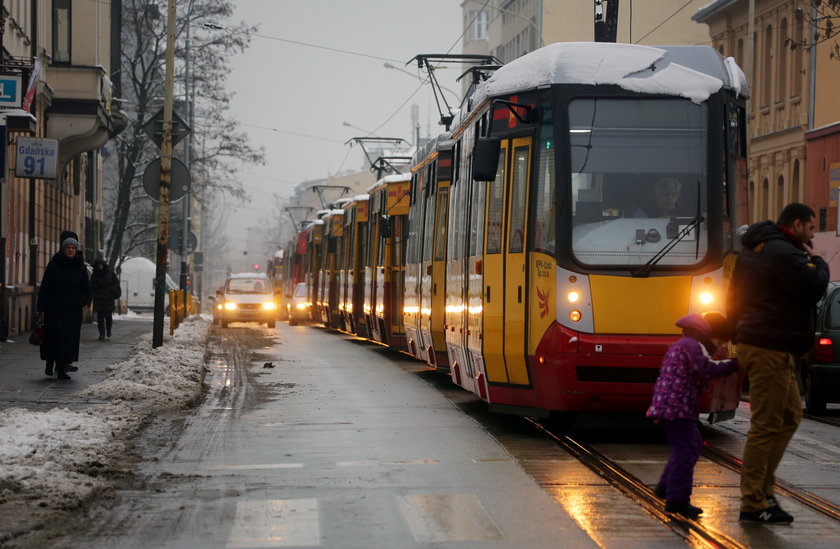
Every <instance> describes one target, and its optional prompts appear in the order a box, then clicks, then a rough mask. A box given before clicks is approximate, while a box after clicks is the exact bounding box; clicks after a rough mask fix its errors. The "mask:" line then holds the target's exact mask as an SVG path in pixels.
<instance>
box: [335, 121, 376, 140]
mask: <svg viewBox="0 0 840 549" xmlns="http://www.w3.org/2000/svg"><path fill="white" fill-rule="evenodd" d="M341 125H342V126H347V127H348V128H353V129H355V130H359V131H360V132H364V133H365V135H366V136H367V135H372V136H374V137H379V136H378V135H376V134H375V133H373V132H369V131H367V130H366V129H364V128H360V127H359V126H354V125H353V124H351V123H350V122H342V123H341Z"/></svg>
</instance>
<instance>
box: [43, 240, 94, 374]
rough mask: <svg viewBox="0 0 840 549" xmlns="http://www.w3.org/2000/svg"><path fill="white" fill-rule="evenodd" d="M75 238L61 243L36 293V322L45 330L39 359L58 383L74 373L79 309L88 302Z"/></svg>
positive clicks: (78, 331)
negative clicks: (55, 375) (55, 376)
mask: <svg viewBox="0 0 840 549" xmlns="http://www.w3.org/2000/svg"><path fill="white" fill-rule="evenodd" d="M68 232H69V231H65V233H62V236H65V235H66V234H67V233H68ZM70 234H73V233H70ZM74 236H75V235H74ZM74 236H69V237H67V238H64V240H62V242H61V250H60V251H59V252H58V253H57V254H55V255H54V256H53V257H52V259H51V260H50V262H49V264H47V268H46V269H45V270H44V277H43V279H42V280H41V287H40V289H39V290H38V319H39V321H40V322H41V323H42V324H43V326H44V329H45V332H44V342H43V343H42V344H41V358H42V359H43V360H46V361H47V367H46V369H45V370H44V373H45V374H46V375H48V376H51V375H52V374H53V365H55V370H56V374H58V379H70V376H69V375H67V372H68V371H75V370H76V369H77V368H76V367H75V366H73V365H72V363H73V362H76V361H77V360H79V340H80V339H81V332H82V309H83V308H84V307H85V305H87V304H88V302H89V301H90V282H89V281H88V273H87V267H85V262H84V261H83V260H82V255H81V254H80V253H79V241H78V240H77V239H76V238H75V237H74Z"/></svg>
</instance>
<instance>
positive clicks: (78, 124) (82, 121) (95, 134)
mask: <svg viewBox="0 0 840 549" xmlns="http://www.w3.org/2000/svg"><path fill="white" fill-rule="evenodd" d="M44 80H45V83H46V88H47V89H46V90H45V91H46V93H47V95H48V96H49V98H50V99H49V100H48V102H49V107H48V108H47V110H46V120H47V125H46V137H48V138H50V139H58V141H59V147H58V150H59V159H58V160H59V168H60V169H61V168H63V166H65V165H66V164H67V162H69V161H70V160H71V159H72V158H74V157H76V156H77V155H79V154H81V153H83V152H86V151H90V150H95V149H98V148H100V147H102V146H103V145H104V144H105V143H106V142H107V141H108V139H109V138H110V137H113V136H115V135H117V134H118V133H120V132H121V131H122V130H123V129H125V127H126V125H127V119H126V117H125V114H124V113H123V112H122V110H121V109H120V107H119V103H118V102H117V101H113V100H112V85H111V81H110V80H109V79H108V75H107V73H106V72H105V68H104V67H102V66H98V65H97V66H79V65H49V67H48V68H47V71H46V74H45V78H44Z"/></svg>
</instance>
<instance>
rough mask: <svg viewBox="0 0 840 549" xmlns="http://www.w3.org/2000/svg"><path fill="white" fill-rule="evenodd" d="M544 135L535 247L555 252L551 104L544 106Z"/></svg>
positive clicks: (538, 177) (541, 138) (535, 201)
mask: <svg viewBox="0 0 840 549" xmlns="http://www.w3.org/2000/svg"><path fill="white" fill-rule="evenodd" d="M542 113H543V121H542V130H541V131H542V135H540V148H539V151H540V152H539V167H538V168H537V186H536V193H535V200H534V203H535V204H534V249H535V250H537V251H539V252H545V253H548V254H552V255H553V254H554V249H555V248H554V247H555V242H554V238H555V234H554V224H555V218H556V212H557V210H556V206H557V205H556V203H555V198H554V194H555V193H554V185H555V178H554V174H555V171H554V136H553V135H552V129H553V127H554V125H553V116H552V110H551V106H550V105H544V106H543V108H542Z"/></svg>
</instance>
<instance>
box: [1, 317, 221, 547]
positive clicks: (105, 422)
mask: <svg viewBox="0 0 840 549" xmlns="http://www.w3.org/2000/svg"><path fill="white" fill-rule="evenodd" d="M210 324H211V319H209V318H208V317H206V316H200V317H191V318H190V319H188V320H187V321H186V322H184V323H183V324H182V325H181V326H180V327H179V328H178V330H176V332H175V335H174V337H166V338H164V345H163V346H162V347H159V348H157V349H152V348H151V344H150V343H148V340H147V343H146V344H145V345H142V344H141V345H138V346H136V347H135V349H136V351H135V355H134V356H133V357H132V358H131V359H129V360H126V361H124V362H120V363H118V364H114V365H112V366H110V367H109V368H108V370H109V371H110V375H109V376H108V379H106V380H105V381H103V382H102V383H99V384H97V385H93V386H91V387H88V388H87V389H85V390H84V391H81V392H80V393H78V395H80V396H84V397H89V398H92V399H97V400H108V401H109V402H107V403H103V404H97V405H93V406H91V407H89V408H87V409H85V410H83V411H71V410H68V409H66V408H62V409H58V408H54V409H52V410H49V411H46V412H33V411H29V410H24V409H21V408H9V409H6V410H3V411H0V463H2V465H3V466H2V469H0V504H2V503H6V502H7V501H9V500H12V499H15V500H25V501H28V502H34V503H35V504H37V505H39V506H41V507H48V508H58V509H72V508H74V507H77V506H78V505H80V504H81V503H83V502H84V501H85V500H87V499H88V498H90V497H91V496H92V495H94V494H96V493H97V492H99V491H101V490H103V489H106V488H107V487H108V483H107V481H103V480H101V478H100V477H101V475H102V474H103V473H105V472H107V471H109V470H113V468H114V466H115V464H116V463H117V460H118V459H119V458H120V457H121V456H123V455H124V454H125V451H126V445H127V444H128V441H129V440H130V439H131V437H132V436H133V435H134V434H136V432H137V431H138V430H139V429H140V427H142V425H143V424H144V422H145V421H146V420H147V419H148V418H149V417H150V415H151V414H153V413H154V412H155V411H157V410H162V409H176V408H183V407H186V406H189V405H191V404H193V403H194V402H195V401H196V400H197V399H198V396H199V395H200V392H201V385H202V381H203V371H204V362H205V353H206V341H207V333H208V331H209V328H210ZM3 538H4V532H0V540H2V539H3Z"/></svg>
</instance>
